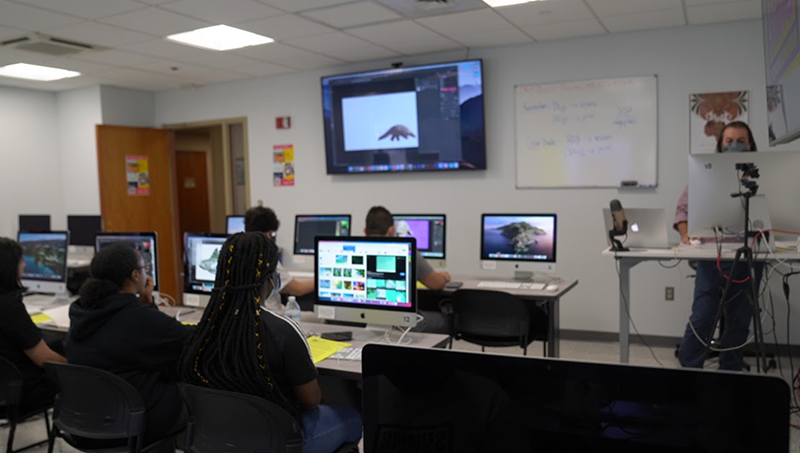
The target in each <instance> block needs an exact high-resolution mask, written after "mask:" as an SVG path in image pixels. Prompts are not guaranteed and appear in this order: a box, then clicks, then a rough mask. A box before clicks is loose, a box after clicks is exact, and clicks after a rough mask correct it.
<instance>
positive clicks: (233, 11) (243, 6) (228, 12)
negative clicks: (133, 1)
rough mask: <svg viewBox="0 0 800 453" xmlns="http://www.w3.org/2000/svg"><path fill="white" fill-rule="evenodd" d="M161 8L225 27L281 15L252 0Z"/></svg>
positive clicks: (194, 0)
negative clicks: (224, 25)
mask: <svg viewBox="0 0 800 453" xmlns="http://www.w3.org/2000/svg"><path fill="white" fill-rule="evenodd" d="M162 8H164V9H167V10H170V11H173V12H176V13H179V14H183V15H185V16H189V17H194V18H196V19H200V20H204V21H206V22H210V23H212V24H226V25H232V24H236V23H239V22H244V21H252V20H256V19H262V18H264V17H270V16H278V15H280V14H283V11H281V10H279V9H276V8H273V7H271V6H267V5H265V4H263V3H258V2H255V1H254V0H182V1H179V2H176V3H169V4H166V5H164V6H162Z"/></svg>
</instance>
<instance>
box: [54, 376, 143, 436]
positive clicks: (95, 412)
mask: <svg viewBox="0 0 800 453" xmlns="http://www.w3.org/2000/svg"><path fill="white" fill-rule="evenodd" d="M45 369H46V370H47V372H48V373H50V375H51V377H52V379H53V381H54V382H55V383H56V385H58V388H59V394H58V396H56V400H55V404H54V406H53V407H54V409H53V423H54V424H55V426H57V427H58V429H60V430H62V431H64V432H66V433H69V434H72V435H75V436H81V437H86V438H90V439H121V438H133V437H141V435H142V433H143V431H144V421H145V419H144V416H145V405H144V402H143V401H142V397H141V396H140V395H139V392H138V391H136V389H135V388H133V386H131V385H130V384H128V382H126V381H125V380H124V379H122V378H121V377H119V376H116V375H114V374H112V373H109V372H107V371H103V370H99V369H97V368H91V367H86V366H80V365H71V364H66V363H54V362H48V363H46V364H45Z"/></svg>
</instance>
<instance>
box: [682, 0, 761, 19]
mask: <svg viewBox="0 0 800 453" xmlns="http://www.w3.org/2000/svg"><path fill="white" fill-rule="evenodd" d="M686 11H687V13H688V15H689V24H690V25H697V24H710V23H714V22H732V21H736V20H745V19H758V18H760V17H761V2H760V1H759V0H749V1H744V2H742V1H739V2H735V3H714V4H709V5H701V6H687V8H686Z"/></svg>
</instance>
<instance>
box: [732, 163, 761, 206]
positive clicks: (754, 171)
mask: <svg viewBox="0 0 800 453" xmlns="http://www.w3.org/2000/svg"><path fill="white" fill-rule="evenodd" d="M736 171H740V172H742V175H741V177H740V179H739V182H740V183H741V184H742V186H743V187H744V188H745V189H746V190H745V191H742V190H741V189H740V191H739V193H733V194H731V196H732V197H734V198H735V197H747V198H749V197H752V196H754V195H755V194H757V193H758V181H756V179H758V178H759V177H761V174H760V173H759V171H758V167H756V164H753V163H746V162H740V163H737V164H736Z"/></svg>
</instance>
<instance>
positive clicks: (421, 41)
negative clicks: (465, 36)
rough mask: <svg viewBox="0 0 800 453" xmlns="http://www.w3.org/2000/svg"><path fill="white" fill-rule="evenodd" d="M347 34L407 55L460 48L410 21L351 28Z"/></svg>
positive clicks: (458, 45) (456, 44)
mask: <svg viewBox="0 0 800 453" xmlns="http://www.w3.org/2000/svg"><path fill="white" fill-rule="evenodd" d="M347 32H348V33H350V34H352V35H355V36H358V37H360V38H362V39H364V40H366V41H369V42H373V43H375V44H378V45H380V46H383V47H386V48H388V49H391V50H394V51H395V52H400V53H403V54H407V55H412V54H417V53H424V52H433V51H434V50H446V49H454V48H457V47H462V46H461V45H460V44H458V43H456V42H453V41H451V40H449V39H447V38H445V37H443V36H441V35H439V34H437V33H434V32H432V31H431V30H429V29H427V28H425V27H423V26H422V25H419V24H418V23H416V22H413V21H410V20H406V21H398V22H392V23H388V24H380V25H369V26H366V27H359V28H352V29H349V30H347ZM430 49H434V50H430Z"/></svg>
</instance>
